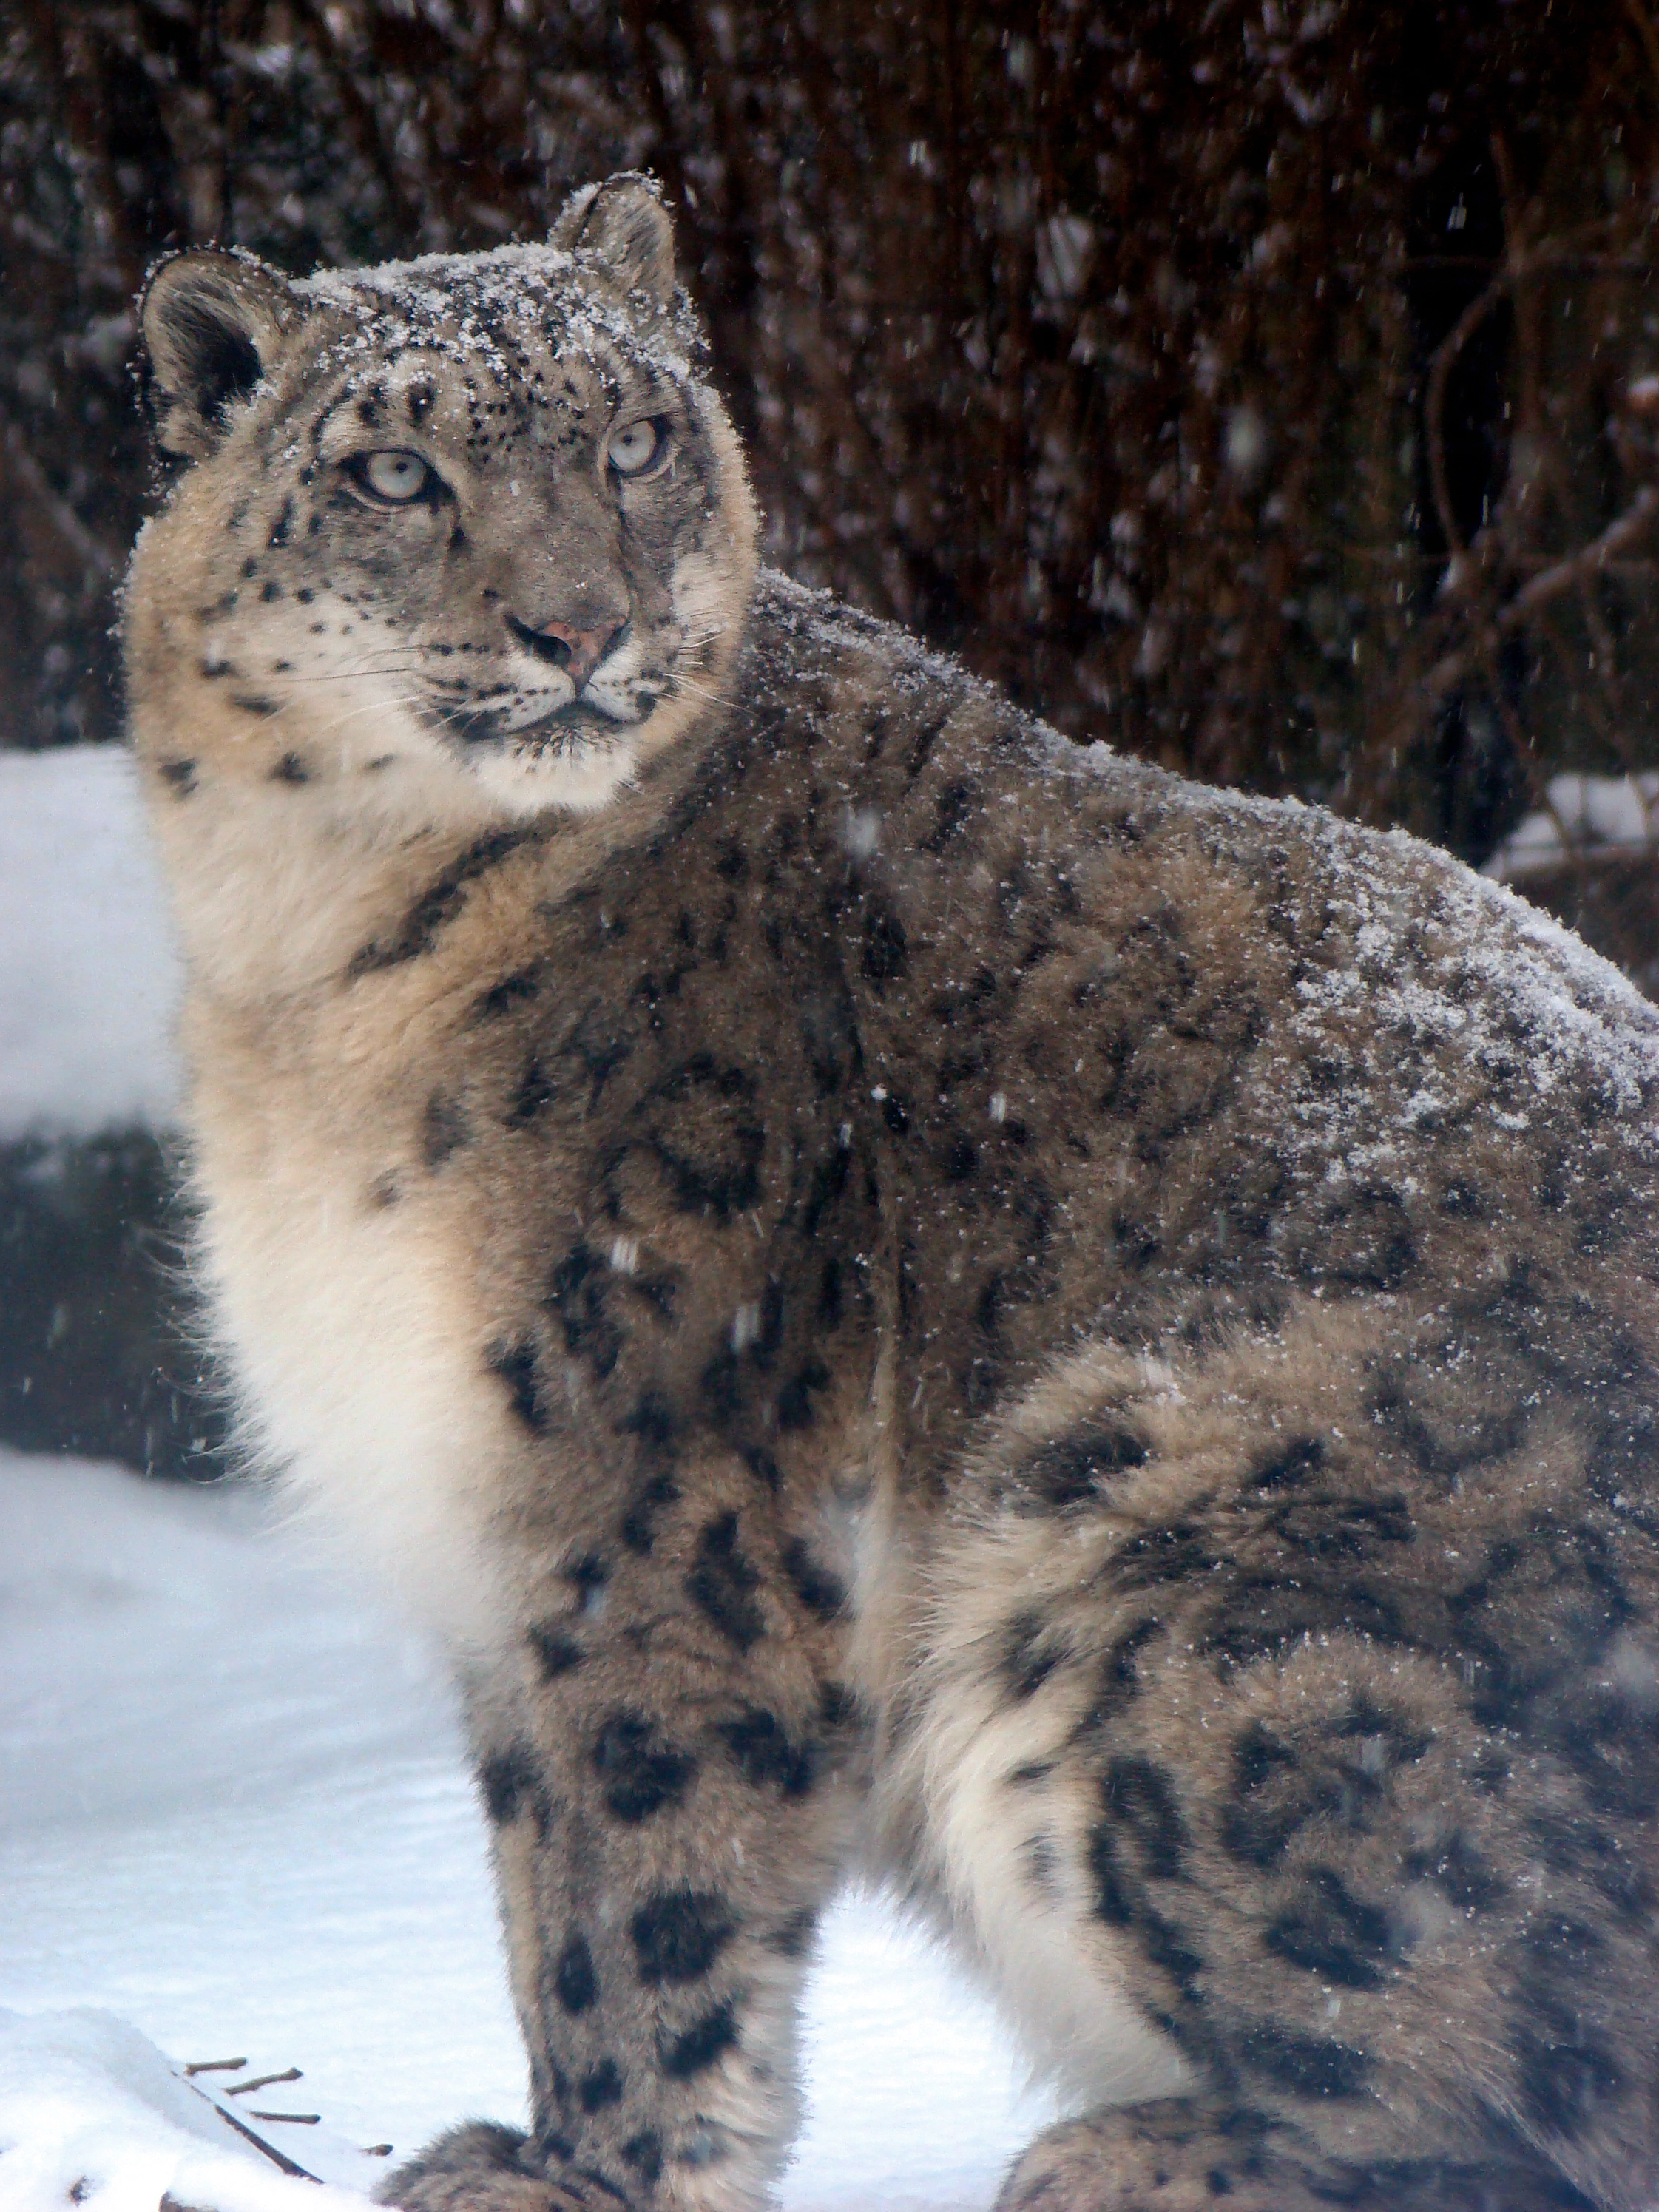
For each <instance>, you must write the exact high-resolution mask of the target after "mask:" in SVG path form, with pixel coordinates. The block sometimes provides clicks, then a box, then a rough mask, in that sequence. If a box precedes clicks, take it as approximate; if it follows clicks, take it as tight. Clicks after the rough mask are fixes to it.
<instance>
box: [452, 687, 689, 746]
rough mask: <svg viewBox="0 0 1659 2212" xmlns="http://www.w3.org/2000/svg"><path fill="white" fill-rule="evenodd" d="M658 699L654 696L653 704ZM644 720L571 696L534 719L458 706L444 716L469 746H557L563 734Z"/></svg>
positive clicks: (614, 729) (616, 731)
mask: <svg viewBox="0 0 1659 2212" xmlns="http://www.w3.org/2000/svg"><path fill="white" fill-rule="evenodd" d="M655 703H656V702H655V701H654V700H653V702H652V704H653V706H654V705H655ZM443 720H444V726H445V728H446V729H447V730H448V731H449V732H450V733H451V734H452V735H453V736H455V737H459V738H460V739H461V741H462V743H463V744H466V745H469V746H472V745H512V744H532V745H548V744H552V745H553V746H554V748H555V749H557V742H556V741H557V740H559V739H560V738H575V737H576V736H578V735H586V734H587V733H589V732H592V733H593V734H595V735H598V734H599V733H601V732H605V733H607V734H611V735H620V734H621V733H622V732H623V731H625V730H635V729H637V728H638V727H639V726H640V724H641V722H642V721H643V720H645V716H644V715H643V714H631V715H628V716H625V717H624V716H622V715H617V714H606V713H605V711H604V709H603V708H599V707H595V706H592V705H590V703H589V702H587V701H586V700H585V699H570V700H568V701H567V702H565V704H564V705H563V706H562V707H555V708H552V709H551V710H550V712H549V713H548V714H542V715H538V718H537V719H536V720H534V721H533V722H509V721H507V719H506V718H505V716H504V715H502V714H501V713H499V712H498V711H495V710H492V709H491V708H485V707H474V708H464V709H462V708H457V709H454V710H453V711H451V712H449V713H447V714H445V716H444V718H443Z"/></svg>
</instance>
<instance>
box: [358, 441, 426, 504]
mask: <svg viewBox="0 0 1659 2212" xmlns="http://www.w3.org/2000/svg"><path fill="white" fill-rule="evenodd" d="M354 473H355V474H356V477H357V480H358V482H359V483H361V484H362V487H363V489H364V490H365V491H368V492H372V493H373V494H374V497H375V498H376V499H383V500H385V501H386V503H387V505H388V506H391V507H403V506H404V505H406V504H407V502H408V501H410V500H411V499H418V498H419V497H420V495H421V494H422V492H423V491H424V490H425V489H426V488H427V484H428V481H429V479H430V477H431V475H432V471H431V470H430V469H429V468H428V466H427V465H426V463H425V462H424V461H423V460H422V459H421V457H420V455H419V454H418V453H401V452H395V453H363V454H361V455H360V456H359V457H358V459H357V460H356V463H355V464H354Z"/></svg>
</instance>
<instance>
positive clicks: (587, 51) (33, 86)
mask: <svg viewBox="0 0 1659 2212" xmlns="http://www.w3.org/2000/svg"><path fill="white" fill-rule="evenodd" d="M618 167H650V168H651V169H653V170H654V171H655V173H657V174H658V175H659V177H660V178H661V179H662V181H663V183H664V185H665V189H666V191H667V193H668V195H669V197H670V198H671V201H672V202H673V204H674V205H675V208H676V210H677V218H678V234H679V239H680V243H681V250H682V256H683V262H684V272H685V276H686V278H687V281H688V283H690V286H691V288H692V289H693V292H694V294H695V295H696V298H697V300H698V301H699V303H700V305H701V307H702V311H703V313H704V314H705V316H706V318H707V320H708V327H709V331H710V334H711V337H712V342H713V347H714V356H715V362H716V365H717V368H718V372H719V374H720V380H721V382H722V384H723V386H724V387H725V389H726V392H728V394H729V395H730V397H731V398H732V404H733V406H734V410H735V412H736V415H737V416H738V422H739V424H740V427H741V428H742V430H743V431H744V435H745V437H746V439H747V441H748V444H749V447H750V453H751V456H752V459H753V464H754V469H755V474H756V478H757V486H758V489H759V492H760V495H761V498H762V501H763V506H764V508H765V511H766V514H767V519H768V520H767V547H768V552H769V557H770V558H771V559H772V560H774V561H775V562H778V563H779V564H780V565H781V566H782V567H784V568H787V569H789V570H790V571H792V572H793V574H796V575H797V576H799V577H800V578H802V579H803V580H806V581H809V582H815V583H823V584H828V585H830V586H833V587H834V588H836V590H837V591H839V592H842V593H844V594H845V595H846V596H848V598H850V599H854V600H856V601H857V602H859V603H860V604H861V605H865V606H866V607H869V608H872V609H873V610H874V611H877V612H878V613H881V614H884V615H889V616H892V617H896V618H897V619H899V620H901V621H902V622H905V623H909V624H911V625H912V626H913V627H915V628H916V629H919V630H921V632H923V633H924V634H925V635H927V637H929V638H930V639H932V640H933V641H935V642H937V643H939V644H941V645H944V646H945V647H949V648H951V650H953V651H955V652H957V653H960V654H961V655H962V656H963V658H964V659H966V660H967V661H968V662H969V663H970V664H971V665H973V666H974V667H975V669H978V670H980V671H982V672H984V673H985V674H987V675H988V676H991V677H993V678H995V679H996V680H998V681H999V682H1000V683H1001V684H1005V685H1006V686H1007V687H1008V689H1009V690H1012V691H1013V692H1014V693H1016V694H1017V695H1018V696H1019V697H1020V698H1021V699H1022V700H1023V701H1024V702H1028V703H1030V704H1031V705H1033V706H1036V707H1037V708H1040V709H1041V710H1042V712H1044V713H1045V714H1048V716H1050V717H1051V718H1052V719H1053V720H1054V721H1056V722H1057V723H1058V724H1059V725H1060V726H1061V727H1062V728H1063V729H1065V730H1066V731H1068V732H1072V733H1073V734H1075V735H1078V736H1079V737H1081V736H1085V735H1088V736H1102V737H1105V738H1109V739H1110V740H1111V741H1112V742H1114V743H1115V744H1119V745H1121V746H1123V747H1126V748H1128V749H1130V750H1135V751H1139V752H1142V753H1145V754H1147V755H1150V756H1152V757H1155V758H1157V759H1159V760H1161V761H1164V762H1165V763H1169V764H1170V765H1171V766H1176V767H1179V768H1182V769H1188V770H1191V771H1193V772H1194V773H1196V774H1199V775H1203V776H1206V777H1209V778H1212V779H1215V780H1219V781H1228V782H1234V783H1239V784H1243V785H1245V786H1247V787H1251V788H1254V789H1258V790H1263V791H1270V792H1291V793H1298V794H1300V795H1302V796H1304V797H1305V798H1309V799H1324V800H1327V801H1328V802H1329V803H1331V804H1333V805H1336V806H1338V807H1340V808H1341V809H1343V810H1344V811H1349V812H1352V813H1355V814H1358V815H1360V816H1363V817H1366V818H1369V819H1371V820H1374V821H1389V822H1392V821H1400V822H1404V823H1408V824H1409V825H1410V826H1412V827H1413V828H1415V829H1419V830H1421V831H1423V832H1424V833H1425V834H1427V835H1429V836H1434V837H1436V838H1438V839H1440V840H1441V841H1443V842H1446V843H1448V844H1449V845H1451V846H1452V847H1453V848H1455V850H1457V851H1459V852H1460V853H1462V854H1464V855H1465V856H1466V857H1468V858H1470V859H1473V860H1477V861H1478V860H1480V859H1482V858H1483V857H1484V856H1485V855H1486V854H1487V853H1488V852H1489V851H1490V850H1491V848H1492V846H1493V844H1494V843H1495V842H1497V840H1498V838H1500V837H1501V836H1502V835H1503V834H1504V831H1505V830H1506V829H1508V828H1509V827H1510V826H1511V825H1512V823H1514V821H1515V820H1516V818H1517V817H1518V816H1519V814H1520V813H1521V812H1522V811H1524V809H1525V808H1526V807H1527V806H1528V805H1529V804H1532V803H1534V802H1535V801H1536V799H1538V797H1539V796H1540V794H1541V793H1542V792H1543V790H1544V787H1545V786H1546V784H1547V780H1548V778H1549V777H1550V776H1551V775H1555V774H1557V773H1559V772H1560V771H1562V770H1565V769H1583V770H1589V771H1592V772H1596V773H1601V774H1620V773H1625V772H1629V771H1632V770H1638V769H1647V768H1648V767H1650V765H1659V731H1656V728H1655V726H1654V724H1655V716H1656V713H1659V707H1656V700H1659V638H1656V628H1655V623H1654V621H1653V616H1654V613H1655V580H1656V569H1655V565H1654V564H1655V559H1656V550H1659V548H1656V525H1655V513H1656V508H1659V452H1656V437H1659V296H1656V294H1655V290H1654V288H1653V283H1652V276H1653V270H1654V266H1655V258H1656V257H1655V243H1656V241H1655V226H1656V222H1659V31H1656V25H1655V21H1654V19H1653V15H1651V14H1650V0H1133V4H1112V0H1036V4H1029V0H1028V4H1024V5H1016V4H1012V0H989V4H983V5H978V6H975V7H971V8H962V7H959V6H957V5H956V4H954V0H205V3H204V4H191V0H6V5H5V7H4V8H3V9H0V278H3V283H4V287H5V290H4V331H5V342H4V344H3V349H0V501H3V509H4V512H5V513H6V516H7V518H8V521H9V528H8V530H7V531H6V532H5V533H4V534H3V541H0V742H10V743H13V744H28V745H39V744H51V743H53V742H56V741H58V740H61V739H64V738H104V737H107V736H110V735H112V733H113V732H114V731H115V729H116V727H117V725H118V696H117V685H116V677H115V668H114V655H113V648H112V644H111V641H110V638H109V625H110V623H111V621H112V612H113V603H114V592H115V589H116V586H117V582H118V577H119V575H120V572H121V568H122V564H123V562H124V560H125V550H126V547H127V544H128V543H129V542H130V539H131V535H132V532H133V531H134V529H135V528H136V526H137V523H138V521H139V520H140V519H141V517H142V514H143V510H144V506H145V501H146V499H147V496H148V495H149V473H148V463H147V460H146V457H145V454H144V451H143V438H142V435H141V430H140V426H139V423H138V422H137V416H136V413H135V410H134V407H133V404H132V395H131V381H130V362H131V352H132V344H133V329H134V322H133V296H134V294H135V292H136V290H137V288H138V286H139V285H140V283H141V282H142V280H143V273H144V270H145V268H146V266H147V264H149V262H150V261H151V259H152V258H154V257H155V255H157V254H158V253H160V252H161V251H163V250H164V249H165V248H167V247H168V246H176V245H184V244H190V243H199V242H204V241H207V240H220V241H222V242H227V243H235V244H238V245H241V246H247V247H250V248H251V249H252V251H254V252H257V253H258V254H261V255H263V256H264V257H265V258H268V259H269V260H270V261H272V262H273V263H276V264H278V265H280V266H281V267H283V268H284V269H287V270H291V271H296V272H303V271H305V270H308V269H310V268H311V267H313V265H314V264H316V263H318V262H319V261H327V262H362V261H372V260H376V259H380V258H386V257H388V256H392V255H404V254H410V253H415V252H426V251H432V250H438V249H448V248H466V247H475V246H492V245H495V244H497V243H499V242H501V241H502V240H506V239H508V238H511V237H526V236H534V235H537V234H540V233H541V232H543V231H544V230H545V228H547V226H548V224H549V223H550V220H551V218H552V216H553V215H554V213H555V212H556V209H557V207H558V205H559V204H560V202H561V201H562V197H563V196H564V194H565V193H566V192H567V191H568V190H569V189H570V188H571V187H572V186H573V185H577V184H580V183H582V182H584V181H586V180H587V179H590V178H592V177H594V176H598V175H600V174H603V173H606V172H607V171H610V170H611V169H615V168H618ZM1653 884H1654V872H1653V870H1652V867H1651V866H1650V863H1649V862H1648V860H1645V859H1641V860H1638V861H1636V862H1632V861H1630V860H1623V861H1620V862H1619V863H1618V864H1616V865H1614V866H1609V864H1608V863H1607V860H1606V859H1605V857H1601V858H1598V857H1596V856H1593V855H1573V856H1570V857H1569V860H1567V861H1566V862H1565V863H1564V865H1563V866H1561V867H1560V868H1559V869H1558V871H1557V872H1556V873H1555V874H1554V876H1553V877H1552V878H1549V879H1548V880H1547V881H1544V882H1541V884H1538V885H1537V886H1535V887H1534V886H1529V888H1534V890H1541V892H1542V893H1543V895H1545V896H1547V897H1548V898H1549V899H1550V900H1551V901H1552V902H1553V903H1554V904H1556V905H1557V907H1558V908H1559V909H1560V910H1562V911H1564V912H1565V913H1566V914H1568V915H1569V916H1570V917H1571V918H1574V919H1577V920H1578V921H1581V922H1583V924H1584V926H1585V927H1587V928H1588V930H1589V933H1590V934H1591V935H1592V936H1593V937H1594V938H1595V939H1597V940H1598V941H1599V942H1601V944H1602V945H1604V946H1605V947H1606V948H1607V949H1608V950H1609V951H1612V952H1613V954H1614V956H1615V957H1619V958H1620V959H1622V960H1623V961H1624V962H1625V963H1626V966H1627V967H1629V968H1630V969H1631V970H1632V972H1633V973H1635V974H1637V975H1638V977H1639V978H1640V979H1641V980H1643V981H1645V982H1649V983H1652V982H1653V981H1655V980H1656V977H1659V967H1656V965H1655V964H1654V956H1655V948H1656V944H1659V901H1656V897H1655V893H1654V888H1653Z"/></svg>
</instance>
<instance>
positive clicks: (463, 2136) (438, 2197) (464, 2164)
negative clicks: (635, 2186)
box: [376, 2120, 623, 2212]
mask: <svg viewBox="0 0 1659 2212" xmlns="http://www.w3.org/2000/svg"><path fill="white" fill-rule="evenodd" d="M376 2195H377V2196H378V2197H379V2199H380V2203H382V2204H385V2205H387V2206H395V2207H396V2208H397V2212H617V2208H618V2206H619V2205H621V2204H622V2203H623V2198H622V2196H621V2192H620V2191H618V2190H616V2189H614V2188H612V2186H611V2184H610V2183H609V2182H605V2181H601V2180H600V2179H599V2178H598V2177H597V2176H586V2175H582V2174H578V2173H568V2172H566V2173H558V2174H549V2173H547V2172H544V2171H543V2170H542V2169H541V2167H540V2166H538V2163H537V2161H536V2158H535V2154H534V2152H533V2150H532V2148H531V2145H530V2142H529V2139H528V2137H527V2136H523V2135H521V2134H520V2131H519V2130H518V2129H516V2128H503V2127H497V2126H495V2124H493V2123H491V2122H489V2121H487V2120H470V2121H467V2122H466V2123H465V2124H464V2125H462V2126H460V2127H459V2128H452V2129H451V2130H449V2132H448V2133H447V2135H441V2136H438V2137H437V2138H436V2139H435V2141H434V2142H430V2143H428V2145H427V2147H426V2148H425V2149H424V2150H423V2151H421V2152H419V2153H418V2154H416V2156H415V2157H414V2158H411V2159H410V2160H409V2161H408V2162H407V2164H406V2165H404V2166H399V2167H398V2170H397V2172H395V2173H392V2174H390V2175H388V2176H387V2178H386V2181H385V2182H384V2183H383V2184H382V2185H381V2186H380V2189H379V2190H378V2191H376Z"/></svg>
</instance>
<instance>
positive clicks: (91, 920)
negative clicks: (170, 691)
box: [0, 745, 178, 1142]
mask: <svg viewBox="0 0 1659 2212" xmlns="http://www.w3.org/2000/svg"><path fill="white" fill-rule="evenodd" d="M177 993H178V978H177V970H176V965H175V962H174V958H173V948H172V943H171V939H170V936H169V933H168V928H167V911H166V905H165V902H164V898H163V894H162V890H161V878H160V877H159V875H158V874H157V872H156V868H155V861H154V860H152V858H151V856H150V852H149V847H148V845H147V844H146V843H145V842H144V837H143V824H142V823H141V822H140V820H139V810H138V790H137V777H136V775H135V774H134V770H133V765H132V762H131V758H130V757H128V756H127V755H126V754H125V753H124V752H121V751H118V750H116V749H114V748H113V747H111V746H108V745H71V746H64V747H61V748H59V749H58V750H55V751H52V752H44V753H20V752H5V751H0V1142H3V1141H4V1140H5V1139H8V1138H12V1137H21V1136H26V1135H29V1134H32V1133H37V1132H39V1133H43V1134H48V1135H58V1134H63V1135H75V1136H84V1135H88V1134H90V1133H92V1132H93V1131H94V1130H97V1129H101V1128H108V1127H119V1126H123V1125H131V1124H132V1123H134V1122H150V1123H155V1122H165V1121H167V1119H168V1117H169V1116H170V1115H172V1113H173V1110H174V1107H175V1104H176V1102H177V1097H178V1084H177V1079H176V1075H175V1071H174V1067H173V1056H172V1054H171V1053H170V1052H169V1051H168V1049H167V1027H168V1023H169V1020H170V1018H171V1015H172V1010H173V1004H174V1002H175V1000H176V997H177Z"/></svg>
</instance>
